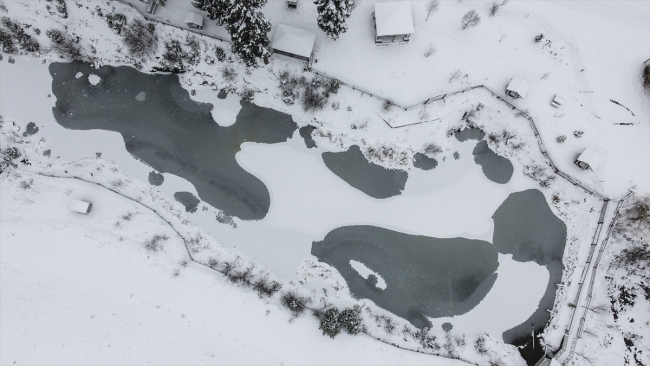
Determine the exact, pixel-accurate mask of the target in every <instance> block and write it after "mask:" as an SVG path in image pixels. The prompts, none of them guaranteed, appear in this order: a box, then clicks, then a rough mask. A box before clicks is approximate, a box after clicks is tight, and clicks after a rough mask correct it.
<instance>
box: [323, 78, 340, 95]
mask: <svg viewBox="0 0 650 366" xmlns="http://www.w3.org/2000/svg"><path fill="white" fill-rule="evenodd" d="M323 87H324V89H325V94H327V95H329V94H336V93H338V92H339V89H340V88H341V82H340V81H338V80H337V79H329V80H328V81H326V82H325V83H324V84H323Z"/></svg>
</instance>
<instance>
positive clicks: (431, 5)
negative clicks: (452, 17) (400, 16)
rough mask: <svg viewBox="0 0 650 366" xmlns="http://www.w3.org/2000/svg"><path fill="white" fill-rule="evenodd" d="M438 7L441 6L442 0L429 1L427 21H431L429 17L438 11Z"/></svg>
mask: <svg viewBox="0 0 650 366" xmlns="http://www.w3.org/2000/svg"><path fill="white" fill-rule="evenodd" d="M438 5H440V0H429V2H428V3H427V18H426V19H425V21H428V20H429V16H430V15H431V13H433V12H435V11H436V10H438Z"/></svg>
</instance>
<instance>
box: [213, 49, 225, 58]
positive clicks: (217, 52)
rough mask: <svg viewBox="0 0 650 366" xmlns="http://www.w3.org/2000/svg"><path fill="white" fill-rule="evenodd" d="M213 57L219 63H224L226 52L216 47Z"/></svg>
mask: <svg viewBox="0 0 650 366" xmlns="http://www.w3.org/2000/svg"><path fill="white" fill-rule="evenodd" d="M214 55H215V56H216V57H217V60H219V61H225V60H226V51H224V50H223V48H221V47H216V48H215V49H214Z"/></svg>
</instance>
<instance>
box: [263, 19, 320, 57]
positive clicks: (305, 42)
mask: <svg viewBox="0 0 650 366" xmlns="http://www.w3.org/2000/svg"><path fill="white" fill-rule="evenodd" d="M315 39H316V35H315V34H314V33H312V32H310V31H307V30H304V29H300V28H294V27H291V26H288V25H286V24H278V28H277V29H276V30H275V36H274V37H273V42H271V48H272V49H273V50H275V51H279V53H285V54H289V55H290V56H298V57H299V58H306V59H309V58H310V57H311V51H312V49H313V48H314V40H315Z"/></svg>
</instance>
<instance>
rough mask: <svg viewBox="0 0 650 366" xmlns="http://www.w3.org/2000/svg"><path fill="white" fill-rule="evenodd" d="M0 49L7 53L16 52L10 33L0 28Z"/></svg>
mask: <svg viewBox="0 0 650 366" xmlns="http://www.w3.org/2000/svg"><path fill="white" fill-rule="evenodd" d="M0 51H2V52H4V53H8V54H13V53H16V52H18V49H17V48H16V45H14V41H13V39H12V38H11V35H10V34H9V33H7V32H5V31H4V30H2V29H0Z"/></svg>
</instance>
